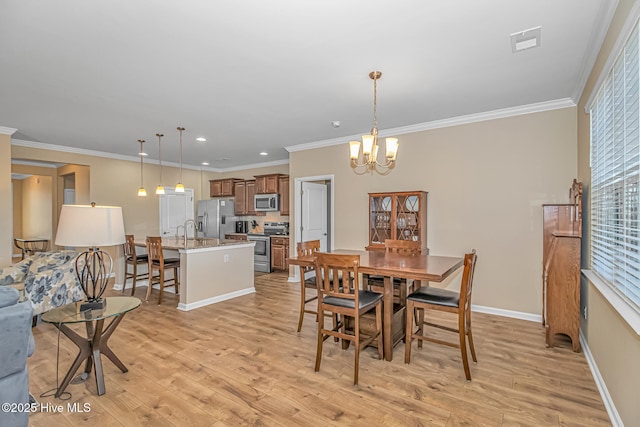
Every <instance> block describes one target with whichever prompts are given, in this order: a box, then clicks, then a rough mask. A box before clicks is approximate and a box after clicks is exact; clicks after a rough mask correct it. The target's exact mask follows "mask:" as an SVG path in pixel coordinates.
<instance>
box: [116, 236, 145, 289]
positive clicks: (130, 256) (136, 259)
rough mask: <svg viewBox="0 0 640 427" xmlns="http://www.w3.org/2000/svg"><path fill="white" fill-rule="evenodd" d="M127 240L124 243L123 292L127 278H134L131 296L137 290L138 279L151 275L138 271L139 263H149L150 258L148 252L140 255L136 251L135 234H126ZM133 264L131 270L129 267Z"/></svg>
mask: <svg viewBox="0 0 640 427" xmlns="http://www.w3.org/2000/svg"><path fill="white" fill-rule="evenodd" d="M125 238H126V242H125V243H124V245H123V246H124V262H125V264H124V285H123V286H122V292H124V288H125V287H126V285H127V280H128V279H132V282H131V296H133V294H135V292H136V281H137V280H138V279H146V278H148V277H149V273H148V272H147V273H138V265H143V264H148V263H149V258H148V257H147V255H146V254H140V255H138V254H137V253H136V246H135V243H134V240H135V239H134V237H133V234H127V235H125ZM128 266H131V270H132V271H131V272H129V267H128Z"/></svg>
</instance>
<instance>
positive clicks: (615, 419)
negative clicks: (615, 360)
mask: <svg viewBox="0 0 640 427" xmlns="http://www.w3.org/2000/svg"><path fill="white" fill-rule="evenodd" d="M580 344H581V345H582V352H583V353H584V357H585V358H586V359H587V364H588V365H589V369H591V375H593V379H594V381H595V382H596V387H598V391H599V392H600V397H602V403H604V407H605V409H606V410H607V414H609V420H610V421H611V424H612V425H613V426H614V427H618V426H619V427H624V423H623V422H622V419H621V418H620V414H619V413H618V410H617V409H616V405H615V404H614V403H613V399H612V398H611V395H610V394H609V390H608V389H607V385H606V384H605V382H604V378H602V375H600V370H599V369H598V365H597V364H596V361H595V359H594V358H593V355H592V354H591V350H590V349H589V345H588V343H587V340H586V339H585V338H584V335H582V331H580Z"/></svg>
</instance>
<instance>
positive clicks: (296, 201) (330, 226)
mask: <svg viewBox="0 0 640 427" xmlns="http://www.w3.org/2000/svg"><path fill="white" fill-rule="evenodd" d="M315 181H329V185H328V186H327V205H328V206H329V212H328V213H327V235H328V236H329V239H328V240H329V241H328V242H327V249H329V250H332V249H334V247H333V245H334V241H335V239H334V234H333V230H334V228H335V226H334V224H335V222H334V220H335V218H334V211H335V209H334V193H335V191H334V188H335V176H334V175H316V176H304V177H300V178H295V179H294V181H293V183H294V191H293V220H294V224H295V227H294V228H293V229H292V230H293V238H294V239H293V244H292V245H291V248H290V254H291V253H292V254H295V253H296V245H297V244H298V242H300V241H301V240H300V239H301V237H302V233H300V226H301V225H302V197H300V192H301V190H302V183H303V182H315ZM299 270H300V269H299V268H294V270H293V276H289V282H299V281H300V274H299V273H300V271H299Z"/></svg>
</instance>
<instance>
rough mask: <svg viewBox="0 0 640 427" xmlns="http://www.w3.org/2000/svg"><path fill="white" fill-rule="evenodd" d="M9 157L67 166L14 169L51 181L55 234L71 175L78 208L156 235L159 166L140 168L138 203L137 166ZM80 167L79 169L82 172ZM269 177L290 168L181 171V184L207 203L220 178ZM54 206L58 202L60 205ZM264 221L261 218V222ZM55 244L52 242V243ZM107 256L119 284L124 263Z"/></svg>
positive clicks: (167, 181) (67, 156) (169, 176)
mask: <svg viewBox="0 0 640 427" xmlns="http://www.w3.org/2000/svg"><path fill="white" fill-rule="evenodd" d="M11 157H12V158H15V159H23V160H37V161H46V162H55V163H67V164H68V165H67V166H63V167H60V168H58V169H51V168H42V167H35V166H27V165H13V171H14V172H18V173H32V174H39V175H47V176H52V178H53V180H54V181H53V187H54V188H57V189H58V191H57V192H54V197H55V199H54V202H53V206H54V212H53V217H54V218H53V220H52V223H53V230H54V234H55V229H56V228H57V216H58V213H59V212H58V210H59V207H58V204H59V203H61V201H62V189H63V186H64V185H63V179H62V175H65V174H67V173H75V174H76V177H75V181H76V203H78V204H88V203H90V202H96V203H97V204H99V205H114V206H122V212H123V216H124V225H125V231H126V232H127V233H130V234H134V235H136V236H146V235H158V233H159V221H160V210H159V202H158V199H157V197H156V196H155V195H154V191H155V187H156V185H157V184H158V180H159V166H158V165H153V164H148V163H145V164H144V186H145V188H146V190H147V194H148V196H147V197H146V198H142V197H138V196H137V191H138V187H139V186H140V163H139V162H138V161H127V160H117V159H108V158H103V157H96V156H88V155H84V154H74V153H67V152H61V151H53V150H44V149H39V148H32V147H22V146H17V145H13V146H12V147H11ZM80 165H83V166H80ZM269 173H288V165H280V166H269V167H264V168H255V169H247V170H243V171H237V172H226V173H217V172H210V171H198V170H190V169H183V172H182V179H183V183H184V185H185V187H188V188H193V189H194V197H195V199H196V200H201V199H208V198H209V180H210V179H220V178H231V177H233V178H240V179H249V178H252V177H253V176H254V175H263V174H269ZM162 175H163V181H164V182H163V184H164V185H165V187H172V186H173V185H175V183H177V181H178V177H179V169H178V168H176V167H169V166H166V165H163V168H162ZM58 200H59V201H60V202H58ZM264 219H267V217H261V220H264ZM285 219H286V218H284V217H278V216H270V217H269V219H268V220H274V221H275V220H285ZM54 239H55V237H54ZM103 249H106V250H108V251H109V252H110V253H111V254H112V256H114V258H116V259H117V262H116V263H117V265H118V266H119V267H118V271H117V278H118V280H120V282H119V283H121V279H122V277H123V276H122V275H123V273H122V271H121V266H120V264H122V260H121V259H120V258H121V253H120V252H121V251H119V250H117V249H116V248H111V249H108V248H103Z"/></svg>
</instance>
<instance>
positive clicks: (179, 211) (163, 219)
mask: <svg viewBox="0 0 640 427" xmlns="http://www.w3.org/2000/svg"><path fill="white" fill-rule="evenodd" d="M165 192H166V194H164V195H161V196H160V235H161V236H162V237H172V236H175V235H176V230H177V228H178V226H179V225H184V223H185V221H186V220H188V219H193V218H194V206H193V189H192V188H185V190H184V193H176V192H175V191H173V189H168V188H167V189H165ZM181 234H182V233H181Z"/></svg>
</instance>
